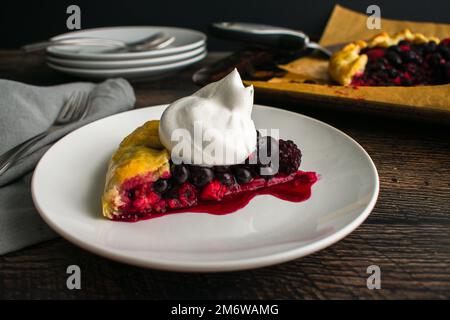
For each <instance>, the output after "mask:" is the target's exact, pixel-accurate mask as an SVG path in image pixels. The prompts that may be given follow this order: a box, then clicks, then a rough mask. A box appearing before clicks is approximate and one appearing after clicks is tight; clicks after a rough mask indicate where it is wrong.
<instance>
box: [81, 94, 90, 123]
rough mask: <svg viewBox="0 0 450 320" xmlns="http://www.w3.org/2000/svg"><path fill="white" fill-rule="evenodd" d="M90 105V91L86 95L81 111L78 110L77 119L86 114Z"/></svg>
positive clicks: (82, 117)
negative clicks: (78, 115)
mask: <svg viewBox="0 0 450 320" xmlns="http://www.w3.org/2000/svg"><path fill="white" fill-rule="evenodd" d="M90 106H91V93H90V92H89V93H88V94H87V96H86V103H85V104H84V108H83V110H82V112H80V117H79V120H82V119H84V118H85V117H86V116H87V114H88V113H89V110H90Z"/></svg>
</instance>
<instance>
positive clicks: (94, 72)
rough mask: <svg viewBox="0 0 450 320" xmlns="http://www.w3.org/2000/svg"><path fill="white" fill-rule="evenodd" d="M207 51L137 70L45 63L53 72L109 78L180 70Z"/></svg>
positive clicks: (204, 54) (200, 57)
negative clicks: (180, 59)
mask: <svg viewBox="0 0 450 320" xmlns="http://www.w3.org/2000/svg"><path fill="white" fill-rule="evenodd" d="M207 54H208V53H207V51H203V52H202V53H201V54H199V55H197V56H195V57H193V58H189V59H186V60H182V61H177V62H173V63H167V64H160V65H156V66H147V67H138V68H119V69H85V68H70V67H65V66H59V65H55V64H53V63H51V62H48V61H47V65H48V66H49V67H50V68H52V69H55V70H58V71H61V72H64V73H68V74H77V75H85V76H109V75H112V74H132V73H141V72H151V71H165V70H172V69H175V68H181V67H185V66H188V65H191V64H193V63H196V62H199V61H200V60H202V59H204V58H205V57H206V55H207Z"/></svg>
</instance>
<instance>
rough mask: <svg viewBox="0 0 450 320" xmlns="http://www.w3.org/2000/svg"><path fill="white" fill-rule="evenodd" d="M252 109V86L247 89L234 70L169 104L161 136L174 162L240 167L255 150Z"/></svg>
mask: <svg viewBox="0 0 450 320" xmlns="http://www.w3.org/2000/svg"><path fill="white" fill-rule="evenodd" d="M252 108H253V86H249V87H245V86H244V85H243V84H242V80H241V77H240V76H239V73H238V71H237V70H236V69H234V71H232V72H231V73H230V74H228V75H227V76H226V77H224V78H223V79H221V80H219V81H217V82H213V83H210V84H209V85H207V86H205V87H203V88H201V89H200V90H198V91H197V92H195V93H194V94H193V95H191V96H188V97H184V98H181V99H179V100H177V101H175V102H173V103H172V104H171V105H169V107H167V109H166V110H165V111H164V113H163V115H162V117H161V121H160V124H159V137H160V140H161V142H162V144H163V145H164V146H165V147H166V148H167V149H168V150H169V151H170V152H171V156H172V160H173V161H174V162H175V163H177V162H178V163H180V162H183V163H187V164H196V165H204V166H217V165H232V164H239V163H242V162H243V161H244V160H245V159H246V158H247V157H248V156H249V155H250V154H251V153H252V152H253V151H254V150H255V149H256V129H255V124H254V123H253V120H252V119H251V113H252Z"/></svg>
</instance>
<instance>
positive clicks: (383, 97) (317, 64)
mask: <svg viewBox="0 0 450 320" xmlns="http://www.w3.org/2000/svg"><path fill="white" fill-rule="evenodd" d="M367 17H368V16H367V15H365V14H361V13H358V12H354V11H352V10H348V9H346V8H343V7H341V6H339V5H336V6H335V8H334V10H333V13H332V14H331V17H330V19H329V21H328V24H327V26H326V28H325V31H324V32H323V35H322V38H321V40H320V44H322V45H325V46H328V45H335V44H342V43H346V42H351V41H354V40H358V39H369V38H370V37H372V36H373V35H375V34H378V33H380V32H382V31H386V32H388V33H390V34H392V33H395V32H398V31H400V30H402V29H405V28H409V29H410V30H411V31H412V32H420V33H423V34H425V35H427V36H432V35H434V36H437V37H438V38H441V39H443V38H448V37H450V25H448V24H437V23H427V22H411V21H397V20H389V19H382V20H381V30H370V29H368V28H367V27H366V21H367ZM280 67H281V68H282V69H285V70H287V71H288V73H287V74H286V75H285V76H283V77H281V78H272V79H270V80H269V81H253V82H251V81H245V82H246V83H247V84H253V85H254V86H255V88H256V90H258V89H260V90H261V91H263V92H264V93H265V94H267V93H275V94H278V95H280V94H281V95H285V96H289V97H290V98H293V97H294V98H295V97H298V99H302V98H304V97H305V96H311V95H314V96H317V97H318V98H320V97H322V98H323V100H327V101H335V100H346V101H349V100H350V101H352V100H354V101H355V102H357V104H358V105H360V107H361V108H365V107H367V108H370V109H373V108H376V107H377V106H381V105H382V106H383V108H382V109H383V112H385V111H388V112H389V111H390V109H389V108H386V106H390V107H391V109H393V110H394V111H401V112H412V113H414V112H415V111H418V112H420V113H421V114H422V113H424V112H427V111H430V112H432V111H437V113H436V112H435V114H438V115H439V117H441V116H442V114H445V115H447V114H448V116H449V119H450V85H449V84H447V85H438V86H415V87H357V88H353V87H344V86H339V85H330V84H329V79H328V75H327V67H328V62H327V61H324V60H320V59H314V58H301V59H298V60H296V61H293V62H291V63H289V64H287V65H283V66H280ZM308 79H314V80H315V81H316V82H317V83H319V84H309V83H303V82H304V81H305V80H308ZM327 79H328V80H327ZM327 83H328V84H327ZM320 100H321V99H318V101H320ZM371 103H373V105H371ZM340 106H342V105H340Z"/></svg>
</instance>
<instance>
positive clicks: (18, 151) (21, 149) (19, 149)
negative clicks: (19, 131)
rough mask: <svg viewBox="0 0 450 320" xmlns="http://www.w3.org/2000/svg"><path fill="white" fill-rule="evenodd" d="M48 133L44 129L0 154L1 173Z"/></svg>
mask: <svg viewBox="0 0 450 320" xmlns="http://www.w3.org/2000/svg"><path fill="white" fill-rule="evenodd" d="M47 134H48V132H47V131H44V132H42V133H40V134H38V135H36V136H34V137H31V138H30V139H28V140H26V141H24V142H22V143H21V144H19V145H17V146H15V147H14V148H12V149H10V150H8V151H7V152H5V153H4V154H2V155H1V156H0V175H2V174H3V173H5V172H6V171H7V170H8V169H9V168H10V167H11V165H13V164H14V162H16V161H17V160H19V159H20V157H21V156H22V155H23V154H25V153H26V152H27V151H28V150H30V148H31V147H32V146H33V145H34V144H35V143H36V142H38V141H39V140H41V139H43V138H44V137H46V136H47Z"/></svg>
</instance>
